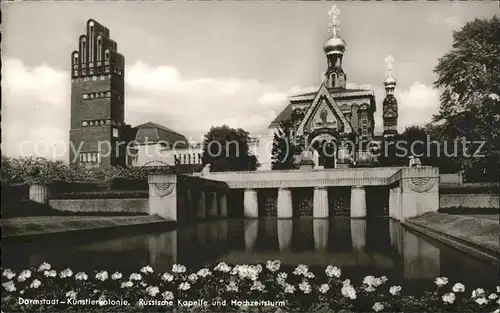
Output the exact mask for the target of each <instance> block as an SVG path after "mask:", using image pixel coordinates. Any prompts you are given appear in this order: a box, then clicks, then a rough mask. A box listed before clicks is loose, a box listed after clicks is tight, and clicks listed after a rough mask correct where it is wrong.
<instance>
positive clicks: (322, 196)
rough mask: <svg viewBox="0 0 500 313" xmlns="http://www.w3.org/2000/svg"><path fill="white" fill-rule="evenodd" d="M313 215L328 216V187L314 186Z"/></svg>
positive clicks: (316, 216) (317, 216) (318, 216)
mask: <svg viewBox="0 0 500 313" xmlns="http://www.w3.org/2000/svg"><path fill="white" fill-rule="evenodd" d="M313 217H314V218H328V189H327V188H326V187H316V188H314V202H313Z"/></svg>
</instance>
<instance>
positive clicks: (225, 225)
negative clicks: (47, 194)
mask: <svg viewBox="0 0 500 313" xmlns="http://www.w3.org/2000/svg"><path fill="white" fill-rule="evenodd" d="M93 240H94V241H91V242H81V243H68V242H63V241H61V242H58V241H50V243H48V242H38V243H32V244H20V245H10V246H6V247H4V251H5V253H4V267H11V268H16V269H20V268H26V267H29V266H37V265H38V264H40V263H41V262H43V261H47V262H49V263H51V264H52V265H53V267H54V268H55V269H64V268H66V267H70V268H72V269H73V270H74V271H80V270H84V271H93V270H95V269H106V270H109V271H115V270H119V271H123V272H132V271H138V270H139V268H140V267H141V266H145V265H151V266H153V267H154V268H155V269H156V270H157V271H158V272H162V271H168V270H170V269H171V267H172V265H173V264H175V263H182V264H185V265H187V266H188V267H200V266H205V265H210V264H213V263H214V262H217V261H226V262H228V263H237V264H245V263H255V262H265V261H267V260H269V259H279V260H281V261H282V262H283V264H284V266H287V265H289V266H292V265H296V264H300V263H302V264H307V265H309V266H311V267H312V268H313V270H314V269H315V268H316V266H320V267H321V271H323V270H324V266H326V265H328V264H332V265H337V266H340V267H342V269H343V271H344V273H345V276H346V277H349V278H350V279H351V280H353V281H354V282H356V281H358V282H359V280H361V279H362V277H363V276H365V275H386V276H388V277H389V278H391V279H392V280H393V281H395V282H394V283H398V282H399V283H406V284H408V283H409V282H411V284H413V285H419V284H421V283H426V284H432V280H433V279H434V278H435V277H437V276H447V277H449V278H450V280H451V281H454V280H456V281H461V282H464V283H468V284H472V285H478V286H479V285H485V284H488V283H491V284H494V283H496V281H495V280H494V278H495V277H496V276H495V275H496V274H497V272H496V268H495V267H494V266H492V265H489V264H488V263H484V262H482V261H478V260H476V259H474V258H472V257H470V256H468V255H464V254H463V253H461V252H458V251H455V250H453V249H451V248H448V247H446V246H442V245H440V244H438V243H435V242H433V241H431V240H428V239H424V238H422V237H420V236H419V235H416V234H414V233H411V232H409V231H408V230H406V229H404V228H403V227H402V226H401V225H400V224H399V223H398V222H394V221H392V220H388V219H374V220H354V219H353V220H350V219H348V218H335V219H330V220H326V219H325V220H319V219H318V220H313V219H294V220H292V219H283V220H281V219H275V218H272V219H261V220H243V219H229V220H221V221H214V222H205V223H200V224H197V225H194V226H185V227H181V228H180V229H178V230H176V231H169V232H165V233H158V234H143V235H135V236H127V237H121V238H115V239H104V240H103V239H102V238H95V239H93ZM415 288H416V287H415Z"/></svg>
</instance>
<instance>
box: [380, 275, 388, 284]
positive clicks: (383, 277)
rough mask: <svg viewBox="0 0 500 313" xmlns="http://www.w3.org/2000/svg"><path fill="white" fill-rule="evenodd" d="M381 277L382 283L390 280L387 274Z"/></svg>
mask: <svg viewBox="0 0 500 313" xmlns="http://www.w3.org/2000/svg"><path fill="white" fill-rule="evenodd" d="M380 279H381V280H382V284H383V283H385V282H387V280H388V279H387V276H382V277H380Z"/></svg>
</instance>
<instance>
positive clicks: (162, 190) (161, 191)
mask: <svg viewBox="0 0 500 313" xmlns="http://www.w3.org/2000/svg"><path fill="white" fill-rule="evenodd" d="M152 185H153V191H154V193H155V194H156V195H157V196H159V197H162V198H163V197H166V196H168V195H169V194H171V193H172V191H174V187H175V184H169V183H155V184H152Z"/></svg>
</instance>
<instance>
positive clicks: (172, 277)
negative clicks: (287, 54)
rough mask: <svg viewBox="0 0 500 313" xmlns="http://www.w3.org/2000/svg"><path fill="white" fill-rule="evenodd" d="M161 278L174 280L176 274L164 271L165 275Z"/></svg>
mask: <svg viewBox="0 0 500 313" xmlns="http://www.w3.org/2000/svg"><path fill="white" fill-rule="evenodd" d="M161 280H163V281H168V282H170V281H172V280H174V275H172V274H170V273H163V275H161Z"/></svg>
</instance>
